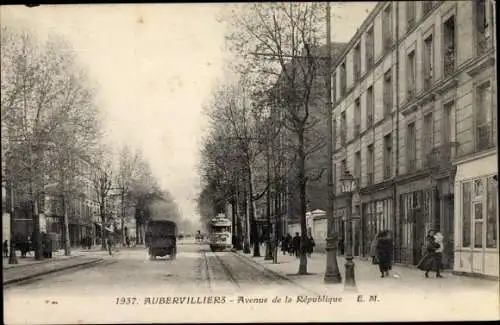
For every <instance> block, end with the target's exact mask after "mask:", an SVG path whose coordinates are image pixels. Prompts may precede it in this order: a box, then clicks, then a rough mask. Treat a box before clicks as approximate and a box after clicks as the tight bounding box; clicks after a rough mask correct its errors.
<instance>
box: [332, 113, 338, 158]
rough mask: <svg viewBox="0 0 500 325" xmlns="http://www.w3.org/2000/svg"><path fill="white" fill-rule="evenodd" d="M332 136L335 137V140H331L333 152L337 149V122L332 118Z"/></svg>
mask: <svg viewBox="0 0 500 325" xmlns="http://www.w3.org/2000/svg"><path fill="white" fill-rule="evenodd" d="M332 129H333V130H332V134H333V135H335V139H334V140H333V150H335V148H336V147H337V120H336V119H335V117H333V125H332Z"/></svg>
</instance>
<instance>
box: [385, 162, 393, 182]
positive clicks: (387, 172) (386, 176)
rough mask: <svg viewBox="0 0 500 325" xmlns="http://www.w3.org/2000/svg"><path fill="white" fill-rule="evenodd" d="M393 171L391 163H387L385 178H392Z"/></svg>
mask: <svg viewBox="0 0 500 325" xmlns="http://www.w3.org/2000/svg"><path fill="white" fill-rule="evenodd" d="M391 174H392V171H391V165H390V164H389V163H387V162H386V163H385V166H384V179H387V178H391V176H392V175H391Z"/></svg>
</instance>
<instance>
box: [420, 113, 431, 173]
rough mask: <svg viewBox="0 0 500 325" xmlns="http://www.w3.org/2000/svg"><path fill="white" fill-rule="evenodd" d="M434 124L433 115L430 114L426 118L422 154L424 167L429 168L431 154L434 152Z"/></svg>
mask: <svg viewBox="0 0 500 325" xmlns="http://www.w3.org/2000/svg"><path fill="white" fill-rule="evenodd" d="M432 122H433V121H432V113H428V114H427V115H425V116H424V127H423V134H422V154H423V161H424V166H428V164H429V163H430V158H431V156H430V154H431V150H432V135H433V133H434V129H433V123H432Z"/></svg>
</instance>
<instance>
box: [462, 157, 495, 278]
mask: <svg viewBox="0 0 500 325" xmlns="http://www.w3.org/2000/svg"><path fill="white" fill-rule="evenodd" d="M497 177H498V168H497V155H496V153H495V154H490V155H489V156H487V157H483V158H480V159H476V160H472V161H470V160H469V161H466V162H461V163H459V164H457V175H456V178H455V193H456V199H455V211H456V212H457V218H456V219H455V259H454V267H453V270H454V271H455V272H456V273H459V274H472V275H477V276H483V277H491V278H496V279H498V274H499V261H498V259H499V257H498V256H499V249H498V236H499V229H498V183H497Z"/></svg>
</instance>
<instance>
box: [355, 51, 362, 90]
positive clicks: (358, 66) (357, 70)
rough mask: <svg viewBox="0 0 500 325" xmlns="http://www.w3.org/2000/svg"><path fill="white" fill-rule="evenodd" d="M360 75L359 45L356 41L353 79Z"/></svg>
mask: <svg viewBox="0 0 500 325" xmlns="http://www.w3.org/2000/svg"><path fill="white" fill-rule="evenodd" d="M360 76H361V45H360V44H359V43H358V45H356V47H355V48H354V81H357V80H358V79H359V77H360Z"/></svg>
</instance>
